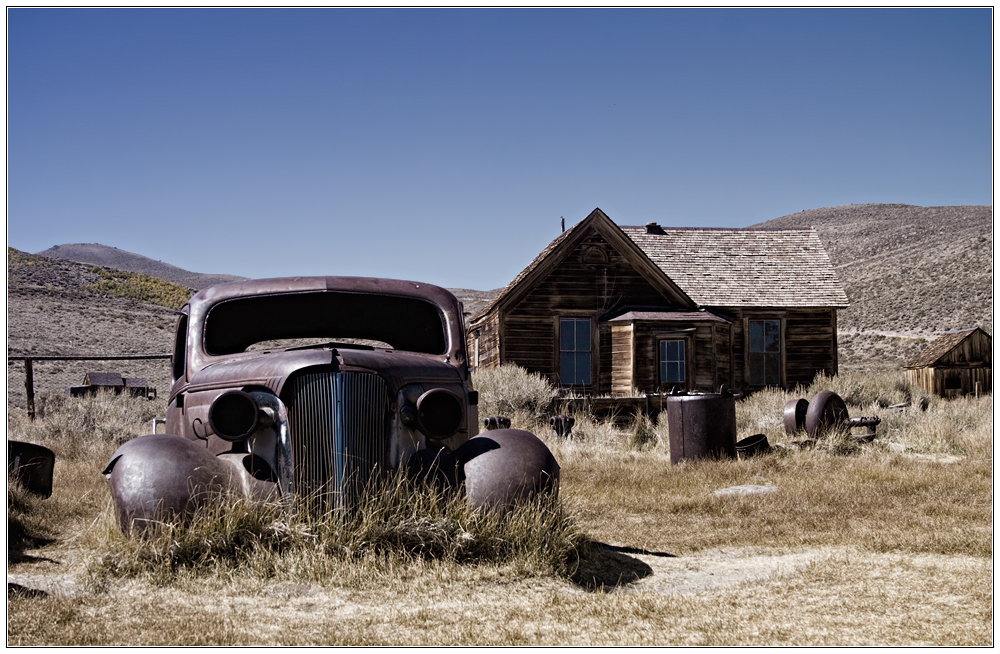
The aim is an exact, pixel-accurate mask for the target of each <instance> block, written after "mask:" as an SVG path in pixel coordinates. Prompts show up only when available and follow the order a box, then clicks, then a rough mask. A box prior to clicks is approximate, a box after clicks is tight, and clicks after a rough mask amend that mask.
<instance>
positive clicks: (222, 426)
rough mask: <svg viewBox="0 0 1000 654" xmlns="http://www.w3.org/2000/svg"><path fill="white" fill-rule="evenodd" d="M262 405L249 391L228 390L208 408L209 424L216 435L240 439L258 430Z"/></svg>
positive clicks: (227, 438) (232, 439) (230, 439)
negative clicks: (259, 404) (260, 405)
mask: <svg viewBox="0 0 1000 654" xmlns="http://www.w3.org/2000/svg"><path fill="white" fill-rule="evenodd" d="M259 416H260V407H259V406H258V405H257V401H256V400H255V399H253V397H251V396H250V394H249V393H244V392H243V391H226V392H225V393H223V394H222V395H220V396H219V397H217V398H215V401H214V402H212V406H210V407H209V409H208V424H209V426H210V427H211V428H212V431H213V432H215V434H216V436H218V437H219V438H222V439H225V440H227V441H239V440H243V439H244V438H247V437H248V436H250V434H252V433H254V432H255V431H257V422H258V420H259Z"/></svg>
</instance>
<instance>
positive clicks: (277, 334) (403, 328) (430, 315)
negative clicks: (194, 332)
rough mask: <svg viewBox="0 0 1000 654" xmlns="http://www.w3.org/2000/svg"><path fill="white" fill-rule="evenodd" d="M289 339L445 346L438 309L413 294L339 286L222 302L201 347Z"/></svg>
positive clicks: (234, 347) (225, 348)
mask: <svg viewBox="0 0 1000 654" xmlns="http://www.w3.org/2000/svg"><path fill="white" fill-rule="evenodd" d="M287 339H325V340H328V341H338V340H340V341H343V340H345V339H351V340H352V341H353V340H355V339H364V340H365V341H376V342H380V343H385V344H387V345H389V346H391V347H393V348H395V349H398V350H407V351H410V352H424V353H427V354H444V352H445V350H446V349H447V336H446V334H445V322H444V316H443V315H442V313H441V311H440V309H438V307H437V306H435V305H434V304H431V303H430V302H427V301H425V300H420V299H417V298H411V297H400V296H394V295H369V294H364V293H345V292H338V291H319V292H307V293H283V294H278V295H258V296H251V297H242V298H236V299H233V300H226V301H224V302H220V303H219V304H216V305H215V306H214V307H212V308H211V309H210V310H209V312H208V316H207V318H206V320H205V341H204V342H205V350H206V351H207V352H208V353H209V354H211V355H223V354H235V353H237V352H243V351H245V350H246V349H247V348H249V347H250V346H252V345H254V344H256V343H262V342H265V341H282V340H287Z"/></svg>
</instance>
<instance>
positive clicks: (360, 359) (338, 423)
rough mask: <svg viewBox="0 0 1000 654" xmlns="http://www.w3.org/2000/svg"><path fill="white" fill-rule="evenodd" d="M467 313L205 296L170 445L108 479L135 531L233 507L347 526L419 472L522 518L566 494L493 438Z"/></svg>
mask: <svg viewBox="0 0 1000 654" xmlns="http://www.w3.org/2000/svg"><path fill="white" fill-rule="evenodd" d="M466 352H467V350H466V343H465V333H464V329H463V324H462V307H461V304H460V303H459V302H458V300H457V299H456V298H455V296H454V295H452V294H451V293H450V292H448V291H447V290H445V289H442V288H439V287H436V286H432V285H429V284H421V283H416V282H408V281H399V280H389V279H376V278H361V277H289V278H277V279H262V280H252V281H241V282H231V283H226V284H220V285H218V286H214V287H211V288H208V289H204V290H202V291H200V292H198V293H197V294H195V295H194V296H193V297H192V298H191V300H190V301H189V302H188V303H187V304H186V305H185V306H184V307H183V308H182V309H181V310H180V317H179V320H178V323H177V333H176V344H175V347H174V352H173V359H172V374H171V377H172V383H171V388H170V395H169V403H168V406H167V417H166V431H167V433H166V434H150V435H147V436H142V437H139V438H136V439H134V440H131V441H129V442H127V443H125V444H124V445H122V446H121V447H120V448H119V449H118V450H117V451H116V452H115V453H114V454H113V455H112V457H111V460H110V461H109V462H108V464H107V466H106V468H105V470H104V475H105V476H106V478H107V480H108V483H109V484H110V487H111V493H112V496H113V499H114V504H115V510H116V513H117V516H118V519H119V521H120V523H121V525H122V528H123V529H126V530H129V529H132V528H139V529H144V528H146V527H147V526H149V525H152V524H156V523H157V522H158V521H162V520H170V519H176V518H179V517H183V516H185V515H190V513H191V512H192V511H193V510H194V509H196V508H197V507H198V506H200V505H202V504H204V503H205V502H210V501H216V500H215V499H213V498H217V497H218V494H219V493H220V492H223V493H239V494H243V495H245V496H247V497H251V498H254V499H256V500H260V501H279V502H283V503H285V504H286V505H287V506H288V507H289V509H291V510H302V509H303V507H306V508H308V509H309V510H320V511H323V512H336V511H343V510H347V509H349V508H350V506H351V505H352V502H354V501H355V500H356V499H357V495H358V493H360V492H361V489H363V488H365V486H366V484H367V483H368V482H369V481H370V480H371V478H372V476H373V475H375V474H393V473H398V472H400V471H407V472H411V473H414V474H416V475H417V476H418V477H421V478H424V479H428V478H431V479H435V480H437V481H439V482H442V483H444V484H446V486H447V487H449V488H455V489H459V490H461V491H462V492H465V493H466V496H467V497H468V501H469V502H470V503H471V504H472V505H473V506H474V507H475V508H478V507H482V506H510V505H512V504H513V503H516V502H517V501H518V500H519V499H520V498H523V497H526V496H530V495H532V494H534V493H536V492H539V491H543V490H548V491H552V490H555V489H557V488H558V476H559V466H558V464H557V463H556V461H555V459H554V458H553V457H552V454H551V452H550V451H549V450H548V448H547V447H546V446H545V445H544V444H543V443H542V442H541V441H540V440H539V439H538V438H537V437H535V436H534V435H533V434H531V433H529V432H526V431H522V430H516V429H498V430H493V431H488V432H485V433H484V434H482V435H477V433H478V425H479V420H478V407H477V405H478V401H477V400H478V394H477V392H476V390H475V389H474V388H473V385H472V379H471V374H470V368H469V365H468V361H467V360H466V357H467V354H466Z"/></svg>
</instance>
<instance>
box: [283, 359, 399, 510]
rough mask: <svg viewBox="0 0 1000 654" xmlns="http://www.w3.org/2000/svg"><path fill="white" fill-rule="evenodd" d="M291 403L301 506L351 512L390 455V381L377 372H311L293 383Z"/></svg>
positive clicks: (295, 470)
mask: <svg viewBox="0 0 1000 654" xmlns="http://www.w3.org/2000/svg"><path fill="white" fill-rule="evenodd" d="M286 404H287V406H288V422H289V431H290V432H291V446H292V461H293V462H294V479H295V495H296V498H298V504H299V506H300V508H306V509H308V510H311V511H319V512H327V511H331V510H343V509H345V508H347V507H348V506H350V505H351V504H352V503H353V502H354V500H355V499H356V498H357V495H358V492H359V491H360V489H362V488H363V487H364V485H365V484H367V483H368V481H369V479H370V478H371V473H372V471H373V470H374V469H375V468H376V467H377V466H381V465H383V462H384V459H385V456H386V454H385V453H386V440H387V436H388V426H389V392H388V387H387V386H386V383H385V381H384V380H383V379H382V378H381V377H379V376H378V375H375V374H371V373H358V372H332V371H330V372H317V373H310V374H305V375H301V376H299V377H296V378H295V379H294V380H293V381H292V389H291V395H290V397H288V399H287V402H286Z"/></svg>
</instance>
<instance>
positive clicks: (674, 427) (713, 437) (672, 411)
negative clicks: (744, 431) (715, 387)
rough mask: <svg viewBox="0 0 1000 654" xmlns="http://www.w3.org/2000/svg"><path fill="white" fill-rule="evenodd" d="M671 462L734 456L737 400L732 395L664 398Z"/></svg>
mask: <svg viewBox="0 0 1000 654" xmlns="http://www.w3.org/2000/svg"><path fill="white" fill-rule="evenodd" d="M667 426H668V429H669V431H670V462H671V463H680V462H681V461H684V460H690V459H703V458H707V457H714V458H722V457H735V456H736V398H734V397H733V395H732V394H731V393H725V392H723V393H707V394H705V395H671V396H668V397H667Z"/></svg>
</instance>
